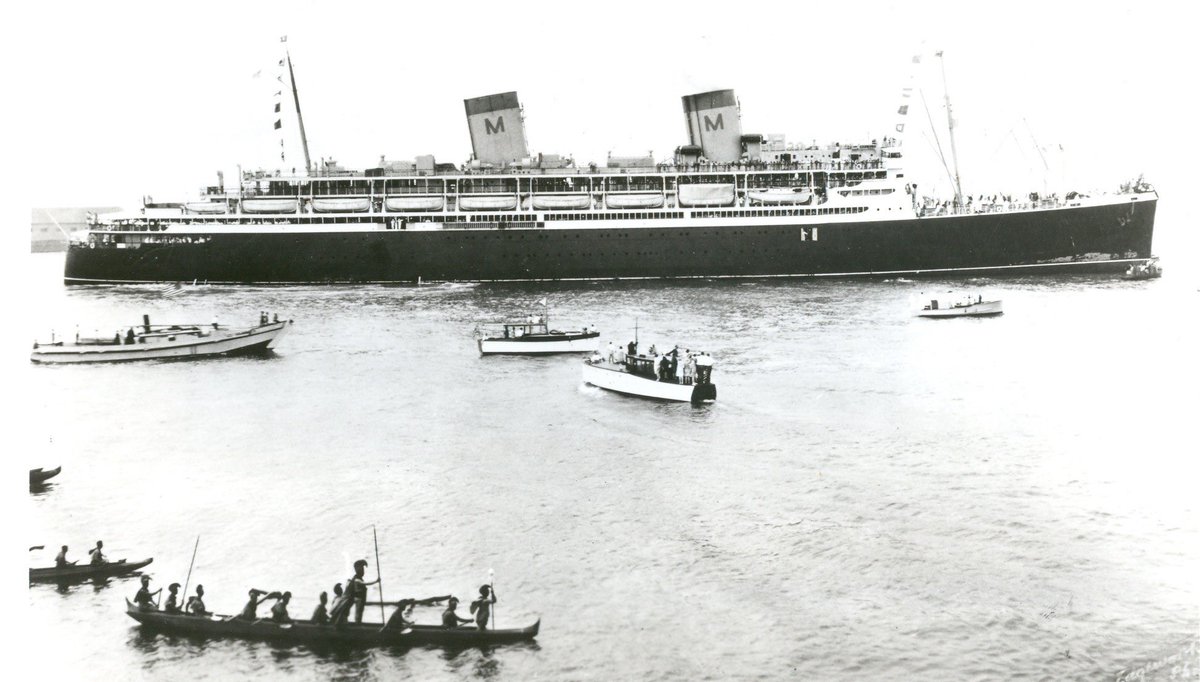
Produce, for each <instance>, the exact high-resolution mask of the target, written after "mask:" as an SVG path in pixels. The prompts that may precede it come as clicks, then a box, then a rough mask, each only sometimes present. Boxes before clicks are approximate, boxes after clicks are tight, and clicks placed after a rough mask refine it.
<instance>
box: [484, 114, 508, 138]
mask: <svg viewBox="0 0 1200 682" xmlns="http://www.w3.org/2000/svg"><path fill="white" fill-rule="evenodd" d="M483 129H484V132H486V133H487V134H488V135H491V134H492V133H502V132H504V117H503V116H497V117H496V122H495V123H492V119H490V118H485V119H483Z"/></svg>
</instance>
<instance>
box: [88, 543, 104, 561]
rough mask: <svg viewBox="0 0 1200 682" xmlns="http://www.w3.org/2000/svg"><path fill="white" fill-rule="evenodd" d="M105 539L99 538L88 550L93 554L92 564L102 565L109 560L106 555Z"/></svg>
mask: <svg viewBox="0 0 1200 682" xmlns="http://www.w3.org/2000/svg"><path fill="white" fill-rule="evenodd" d="M103 550H104V541H103V540H97V541H96V546H95V547H93V548H91V549H89V550H88V554H91V555H92V565H93V566H100V565H101V564H104V563H106V562H107V561H108V559H106V558H105V556H104V551H103Z"/></svg>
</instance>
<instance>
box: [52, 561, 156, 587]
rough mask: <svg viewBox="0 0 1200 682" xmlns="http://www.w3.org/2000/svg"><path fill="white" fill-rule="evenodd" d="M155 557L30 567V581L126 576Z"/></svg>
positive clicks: (67, 581) (82, 579)
mask: <svg viewBox="0 0 1200 682" xmlns="http://www.w3.org/2000/svg"><path fill="white" fill-rule="evenodd" d="M153 561H154V559H142V560H141V561H126V560H125V559H121V560H120V561H106V562H104V563H102V564H79V565H72V566H63V567H62V568H59V567H57V566H50V567H48V568H31V569H29V582H31V583H55V582H57V583H71V582H83V581H85V580H91V579H93V578H113V577H116V576H126V575H129V574H131V573H133V572H134V571H137V570H139V569H142V568H145V567H146V566H149V565H150V563H151V562H153Z"/></svg>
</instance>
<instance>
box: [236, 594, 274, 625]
mask: <svg viewBox="0 0 1200 682" xmlns="http://www.w3.org/2000/svg"><path fill="white" fill-rule="evenodd" d="M270 598H271V597H270V593H269V592H267V591H266V590H258V589H255V588H253V587H252V588H250V601H248V602H246V605H245V606H243V607H242V612H241V613H239V614H238V615H237V617H238V618H241V619H242V620H258V606H259V604H262V603H263V602H264V601H266V600H267V599H270Z"/></svg>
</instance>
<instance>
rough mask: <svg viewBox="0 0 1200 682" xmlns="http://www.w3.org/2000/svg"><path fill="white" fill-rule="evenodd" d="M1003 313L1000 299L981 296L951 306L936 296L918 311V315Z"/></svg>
mask: <svg viewBox="0 0 1200 682" xmlns="http://www.w3.org/2000/svg"><path fill="white" fill-rule="evenodd" d="M1003 314H1004V307H1003V306H1002V305H1001V303H1000V301H999V300H996V301H985V300H983V297H982V296H980V297H978V298H976V299H975V300H971V299H967V300H965V301H961V302H959V303H954V304H952V305H949V306H944V305H942V304H941V303H939V302H938V300H937V299H936V298H935V299H932V300H930V301H929V304H928V305H926V306H925V307H924V308H922V309H921V310H920V312H918V313H917V317H990V316H992V315H1003Z"/></svg>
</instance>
